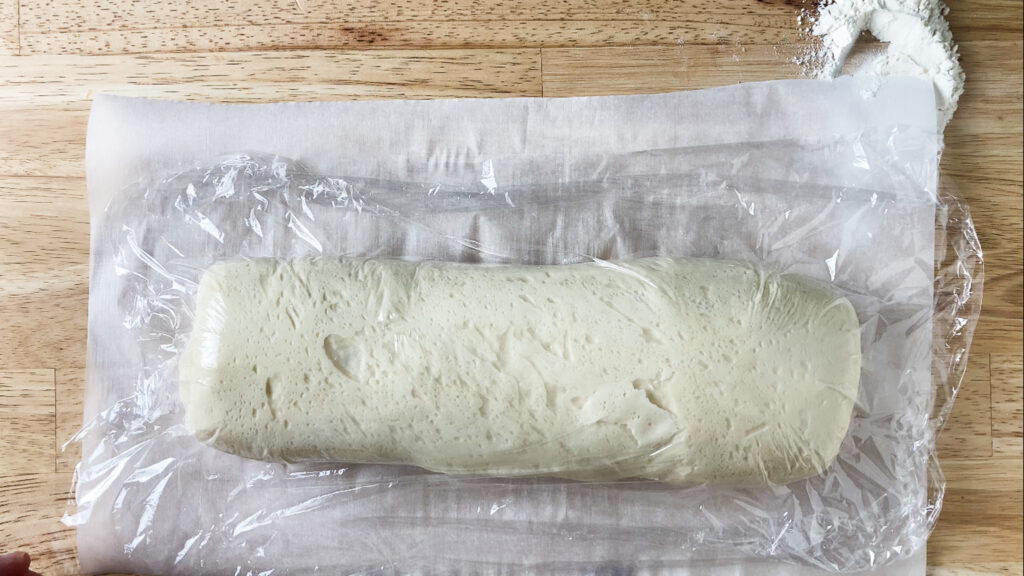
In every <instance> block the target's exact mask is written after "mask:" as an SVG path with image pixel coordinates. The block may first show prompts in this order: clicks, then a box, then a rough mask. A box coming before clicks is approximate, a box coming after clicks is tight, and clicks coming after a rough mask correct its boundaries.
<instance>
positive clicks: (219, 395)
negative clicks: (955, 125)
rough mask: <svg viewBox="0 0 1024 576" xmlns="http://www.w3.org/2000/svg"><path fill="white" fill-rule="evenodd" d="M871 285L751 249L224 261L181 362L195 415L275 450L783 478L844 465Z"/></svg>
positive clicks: (204, 295)
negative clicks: (856, 293)
mask: <svg viewBox="0 0 1024 576" xmlns="http://www.w3.org/2000/svg"><path fill="white" fill-rule="evenodd" d="M860 362H861V353H860V329H859V323H858V320H857V316H856V314H855V312H854V309H853V307H852V306H851V304H850V303H849V301H847V300H846V299H845V298H842V297H840V296H837V295H835V294H833V293H831V292H830V291H828V290H826V289H824V288H822V287H820V286H818V285H817V284H815V283H813V282H811V281H808V280H805V279H802V278H800V277H795V276H787V275H773V274H766V273H764V272H761V271H758V270H755V269H752V268H749V267H746V266H744V265H740V264H734V263H727V262H720V261H710V260H672V259H662V258H656V259H643V260H634V261H628V262H618V263H607V262H600V263H586V264H575V265H565V266H485V265H474V264H453V263H431V262H428V263H409V262H399V261H383V260H376V261H375V260H295V261H280V260H250V261H228V262H222V263H218V264H216V265H214V266H212V267H211V268H209V270H207V271H206V273H205V274H204V276H203V277H202V280H201V282H200V286H199V290H198V295H197V303H196V310H195V319H194V326H193V333H192V335H191V337H190V340H189V342H188V345H187V347H186V349H185V350H184V352H183V353H182V356H181V358H180V362H179V376H180V391H181V399H182V402H183V404H184V406H185V409H186V417H185V423H186V425H187V427H188V429H189V430H190V431H191V432H192V433H193V434H194V435H195V436H196V437H197V438H199V439H200V440H201V441H204V442H206V443H208V444H210V445H212V446H213V447H215V448H217V449H220V450H223V451H226V452H230V453H234V454H238V455H241V456H246V457H250V458H257V459H263V460H271V461H299V460H336V461H349V462H390V463H403V464H412V465H416V466H420V467H423V468H427V469H429V470H434V471H440V472H446V473H453V474H473V475H495V476H521V475H548V476H559V477H564V478H572V479H581V480H615V479H621V478H650V479H654V480H660V481H665V482H671V483H676V484H692V483H700V482H718V483H731V484H760V483H765V482H774V483H785V482H790V481H794V480H798V479H802V478H806V477H809V476H813V475H816V474H818V473H820V472H821V471H822V470H824V469H825V468H826V467H827V466H829V465H830V463H831V462H832V460H833V459H834V458H835V456H836V454H837V452H838V450H839V445H840V443H841V442H842V440H843V438H844V436H845V435H846V430H847V427H848V426H849V421H850V417H851V411H852V408H853V404H854V401H855V399H856V397H857V392H858V382H859V375H860Z"/></svg>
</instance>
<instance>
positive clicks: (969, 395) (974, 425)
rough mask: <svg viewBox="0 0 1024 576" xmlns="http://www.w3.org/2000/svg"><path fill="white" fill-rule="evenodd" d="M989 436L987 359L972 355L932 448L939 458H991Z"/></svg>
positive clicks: (990, 406) (989, 399) (989, 389)
mask: <svg viewBox="0 0 1024 576" xmlns="http://www.w3.org/2000/svg"><path fill="white" fill-rule="evenodd" d="M992 434H993V429H992V389H991V379H990V366H989V358H988V356H979V355H974V356H973V357H971V358H970V360H969V361H968V366H967V373H966V374H965V375H964V380H963V383H962V384H961V385H960V391H959V393H958V394H957V399H956V402H955V403H954V404H953V411H952V412H951V413H950V417H949V420H947V421H946V426H945V428H944V429H943V430H942V432H941V433H940V434H939V438H938V440H937V442H936V445H937V447H938V450H939V454H940V455H941V456H942V457H949V458H983V457H988V456H991V455H992Z"/></svg>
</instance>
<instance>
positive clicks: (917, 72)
mask: <svg viewBox="0 0 1024 576" xmlns="http://www.w3.org/2000/svg"><path fill="white" fill-rule="evenodd" d="M948 11H949V9H948V8H947V7H946V5H945V4H943V3H942V1H941V0H835V1H834V2H831V3H823V4H822V6H821V7H820V9H819V11H818V13H817V15H816V16H815V15H813V14H812V13H808V12H805V13H803V14H801V16H800V19H799V21H798V23H799V24H800V25H801V26H805V27H808V28H809V30H810V31H811V33H813V34H814V35H815V36H819V37H821V39H822V44H821V47H820V48H819V49H818V50H817V51H815V52H813V53H811V54H807V55H805V56H804V57H802V58H801V59H800V60H799V61H800V63H801V64H803V65H804V66H805V68H806V69H807V70H808V72H809V73H811V74H812V75H814V76H817V77H820V78H834V77H836V76H838V75H839V74H840V71H841V70H842V68H843V64H844V62H845V61H846V57H847V56H848V55H849V53H850V50H851V49H852V48H853V46H854V44H856V42H857V38H858V37H859V36H860V34H861V33H862V32H863V31H865V30H867V31H868V32H870V33H871V34H872V35H874V37H875V38H877V39H878V40H880V41H882V42H887V43H888V47H887V48H886V50H885V51H884V52H883V53H881V54H880V55H878V56H875V57H873V58H872V59H870V60H869V61H867V62H865V63H864V64H863V65H862V66H861V67H860V68H859V69H858V70H856V71H855V72H854V74H866V75H874V76H919V77H923V78H930V79H931V80H932V82H933V83H934V85H935V97H936V101H937V104H938V115H939V118H938V120H939V129H940V130H941V129H944V128H945V127H946V124H948V123H949V120H950V119H951V118H952V117H953V112H955V111H956V104H957V100H959V98H960V94H961V93H963V89H964V71H963V68H961V67H960V61H959V55H958V53H957V47H956V44H955V43H954V42H953V35H952V33H951V32H950V30H949V23H948V22H946V18H945V15H946V13H947V12H948Z"/></svg>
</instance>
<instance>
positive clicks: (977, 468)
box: [0, 0, 1024, 575]
mask: <svg viewBox="0 0 1024 576" xmlns="http://www.w3.org/2000/svg"><path fill="white" fill-rule="evenodd" d="M792 4H793V2H784V1H778V2H773V1H760V2H759V1H754V0H733V1H732V2H726V3H721V2H717V1H715V0H519V1H516V0H394V1H392V2H381V1H379V0H347V1H345V2H328V1H327V0H169V1H166V2H151V1H146V2H140V1H134V0H63V1H56V2H55V1H44V0H0V549H8V550H13V549H25V550H28V551H29V552H31V553H32V554H33V555H34V556H35V557H36V564H35V565H36V566H37V569H39V570H41V571H43V572H45V573H46V574H50V575H53V574H73V573H76V563H75V552H74V534H73V533H72V532H71V531H69V530H68V529H66V528H63V527H62V525H61V524H59V523H58V521H57V519H58V518H59V517H60V515H61V513H62V512H63V510H64V509H65V504H66V500H67V497H68V489H69V487H70V485H71V475H72V471H73V468H74V464H75V462H76V461H77V458H78V455H77V453H76V452H75V451H74V449H71V451H69V452H62V451H61V444H62V443H63V442H64V441H65V440H67V439H68V438H69V437H70V436H71V435H72V434H73V432H74V431H75V430H76V429H77V428H78V426H79V425H80V423H81V415H80V412H81V396H82V385H83V365H84V362H85V336H86V300H87V294H88V278H87V274H86V271H87V267H88V237H89V228H88V214H87V210H86V202H85V180H84V176H85V174H84V144H85V128H86V118H87V116H88V112H89V104H90V99H91V97H92V96H93V95H94V94H96V93H99V92H105V93H116V94H127V95H140V96H157V97H166V98H184V99H197V100H211V101H227V102H262V101H273V100H328V99H351V98H439V97H468V96H485V97H486V96H541V95H543V96H570V95H583V94H623V93H639V92H659V91H670V90H682V89H693V88H704V87H708V86H717V85H722V84H731V83H735V82H747V81H756V80H769V79H778V78H790V77H798V76H800V74H801V71H800V69H799V67H798V66H797V65H795V64H794V63H793V62H792V60H791V59H792V58H793V56H794V55H797V54H799V53H801V51H802V50H804V49H805V45H806V43H807V41H808V40H807V38H806V37H805V36H802V35H801V34H800V33H799V32H798V30H797V14H798V12H799V7H797V6H793V5H792ZM950 21H951V23H952V26H953V30H954V35H955V37H956V39H957V40H958V42H959V44H960V53H961V55H962V62H963V65H964V68H965V69H966V71H967V75H968V83H967V91H966V93H965V94H964V96H963V99H962V100H961V102H960V110H959V112H958V113H957V115H956V117H955V119H954V120H953V122H952V123H951V124H950V126H949V128H948V130H947V132H946V141H947V148H946V152H945V155H944V157H943V163H942V166H943V170H944V172H945V174H946V175H948V176H952V177H953V178H954V179H955V181H956V183H957V184H958V186H959V188H960V191H961V192H962V193H963V194H964V195H965V196H966V197H967V198H968V199H969V200H970V204H971V208H972V210H973V212H974V217H975V221H976V224H977V228H978V231H979V234H980V236H981V241H982V244H983V246H984V249H985V261H986V262H985V264H986V278H985V303H984V312H983V315H982V319H981V322H980V324H979V327H978V331H977V335H976V337H975V342H974V347H973V349H972V352H971V356H970V363H969V370H968V374H967V377H966V379H965V381H964V384H963V387H962V389H961V392H960V400H959V401H958V402H957V404H956V408H955V410H954V412H953V416H952V420H951V422H950V423H949V426H948V428H947V430H946V432H945V433H944V434H943V436H942V438H941V456H942V459H943V464H944V468H945V471H946V475H947V480H948V491H947V494H946V501H945V506H944V509H943V512H942V516H941V519H940V521H939V523H938V527H937V528H936V530H935V533H934V536H933V537H932V540H931V542H930V545H929V564H930V565H931V566H932V572H933V573H934V574H949V575H952V574H957V575H966V574H1021V573H1022V559H1021V549H1022V536H1021V532H1022V525H1021V518H1022V496H1021V483H1022V469H1021V461H1022V460H1021V459H1022V452H1021V450H1022V424H1021V419H1022V416H1021V410H1022V378H1024V377H1022V372H1024V366H1022V363H1024V358H1022V335H1021V331H1022V282H1024V272H1022V260H1021V252H1022V141H1021V140H1022V119H1021V117H1022V100H1021V97H1022V73H1021V66H1022V64H1021V51H1022V40H1021V38H1022V36H1021V34H1022V8H1021V4H1020V2H1019V0H967V1H962V2H955V3H954V4H953V6H952V11H951V13H950Z"/></svg>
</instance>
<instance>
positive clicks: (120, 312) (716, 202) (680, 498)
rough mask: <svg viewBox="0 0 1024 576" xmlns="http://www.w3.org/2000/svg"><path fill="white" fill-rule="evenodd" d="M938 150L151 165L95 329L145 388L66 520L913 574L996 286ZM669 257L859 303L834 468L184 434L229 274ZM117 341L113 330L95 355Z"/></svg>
mask: <svg viewBox="0 0 1024 576" xmlns="http://www.w3.org/2000/svg"><path fill="white" fill-rule="evenodd" d="M937 149H938V146H937V142H936V135H935V134H934V133H930V132H929V131H927V130H921V129H918V128H914V127H906V126H899V125H894V126H892V127H890V129H888V130H882V129H868V130H864V131H860V132H854V133H845V134H839V135H827V137H825V138H822V139H819V140H809V139H804V140H800V139H789V140H771V141H763V142H739V143H731V144H715V145H708V146H686V147H679V148H659V149H651V150H639V151H635V152H629V153H600V154H591V155H588V154H580V153H576V154H574V155H571V156H569V155H566V156H563V157H552V156H551V155H550V154H543V155H534V156H531V155H529V154H511V155H508V156H505V157H494V158H488V159H487V160H486V161H484V162H464V163H459V162H455V163H452V164H451V165H449V166H447V167H446V168H445V174H444V177H443V178H436V179H434V180H429V181H417V180H413V179H405V180H397V179H382V178H372V177H366V176H365V175H362V176H348V175H345V174H323V173H319V172H317V171H316V170H313V169H310V168H307V167H305V166H304V165H303V163H301V162H298V161H295V160H291V159H288V158H285V157H282V156H275V155H269V154H256V153H247V152H246V153H241V152H240V153H236V154H231V155H227V156H222V157H219V158H216V159H212V158H207V159H200V160H199V161H196V162H194V163H193V164H192V165H191V166H188V167H184V168H181V167H179V168H176V169H173V170H170V171H163V172H161V171H154V172H153V173H151V174H149V175H148V176H147V175H140V176H143V178H142V179H141V180H140V181H139V182H137V183H136V184H134V185H131V186H129V187H127V188H126V189H124V190H122V191H121V192H120V193H119V194H117V195H116V196H114V197H113V198H112V199H111V201H110V202H109V204H108V205H107V206H106V207H105V210H104V213H103V215H102V221H101V222H100V223H99V225H98V229H99V234H98V235H97V236H95V237H94V244H93V267H92V278H91V287H92V290H93V295H94V297H93V299H92V300H91V302H90V316H91V317H92V316H93V315H96V314H99V313H100V310H98V309H97V307H99V306H102V307H103V312H102V313H103V314H104V315H105V317H106V318H107V320H106V324H107V325H108V326H116V330H118V331H121V334H120V336H119V338H124V337H125V336H126V335H127V337H128V338H129V340H130V341H131V342H134V343H137V345H136V346H134V347H132V348H130V349H125V350H121V351H120V353H121V354H124V355H129V356H131V359H130V361H129V362H125V361H124V360H123V359H119V358H117V357H116V355H115V356H114V357H110V356H103V357H97V355H94V354H90V361H91V362H99V363H102V362H109V363H110V364H109V365H107V366H102V367H100V368H99V369H100V370H102V371H103V372H104V373H105V374H108V375H110V374H114V375H116V378H117V379H119V380H120V381H122V382H123V383H124V384H123V385H122V389H123V390H124V391H125V393H124V394H122V395H121V396H120V397H119V398H117V399H116V401H114V402H112V403H110V404H109V405H106V406H102V407H100V409H99V410H97V412H96V414H95V416H94V417H93V418H91V419H90V420H89V421H87V422H86V425H85V426H84V428H83V430H82V431H81V432H80V434H79V435H78V437H77V439H78V440H79V441H81V443H82V445H83V456H82V463H81V464H80V465H79V467H78V473H77V486H76V505H77V507H76V508H75V509H72V510H69V513H68V515H67V516H66V518H65V521H66V522H67V523H68V524H70V525H73V526H77V527H78V528H79V539H80V542H81V541H82V538H83V535H89V537H90V538H95V537H97V536H96V535H99V534H101V535H102V538H104V539H106V540H107V541H109V542H115V543H120V544H119V545H117V546H111V547H110V550H109V552H108V553H107V554H108V557H107V558H106V559H104V560H102V561H97V560H93V564H92V565H91V566H87V565H83V567H84V568H86V569H87V570H92V569H112V568H119V569H130V570H133V571H139V572H146V573H160V574H163V573H180V574H200V573H201V574H219V573H238V574H243V573H244V574H270V573H274V574H279V573H280V574H298V573H310V572H314V571H326V572H329V573H410V572H420V573H442V572H444V573H449V572H459V573H504V572H507V571H510V570H511V571H521V570H531V571H536V572H545V573H567V574H568V573H593V572H605V571H608V572H609V573H627V572H636V571H642V572H649V573H658V572H661V571H666V572H669V571H672V570H674V569H682V568H690V569H697V570H699V569H700V567H702V566H705V567H710V566H716V565H722V564H725V563H730V562H750V561H764V562H769V563H777V566H782V567H785V566H790V567H792V569H797V568H798V567H800V569H813V570H819V571H827V572H845V571H856V570H867V569H873V568H878V567H884V566H886V565H890V564H892V563H894V562H899V561H901V560H904V559H906V558H909V557H910V556H912V555H913V554H914V553H915V552H917V551H918V550H920V549H921V548H922V547H923V546H924V543H925V541H926V539H927V537H928V534H929V533H930V531H931V528H932V526H933V525H934V522H935V520H936V518H937V515H938V513H939V510H940V508H941V501H942V491H943V479H942V474H941V469H940V467H939V464H938V461H937V459H936V453H935V438H936V435H937V434H938V433H939V430H940V429H941V426H942V423H943V422H944V420H945V418H946V416H947V415H948V412H949V409H950V407H951V405H952V402H953V399H954V398H955V396H956V390H957V387H958V386H959V382H960V380H961V378H962V376H963V373H964V370H965V367H966V358H967V352H968V348H969V344H970V337H971V333H972V331H973V327H974V324H975V322H976V320H977V316H978V313H979V307H980V298H981V279H982V258H981V249H980V246H979V244H978V240H977V237H976V235H975V233H974V229H973V225H972V223H971V220H970V215H969V213H968V210H967V206H966V205H965V203H964V202H963V201H962V200H960V199H959V198H957V197H956V195H955V193H953V192H952V191H951V190H950V189H951V187H952V186H951V185H950V184H948V183H945V182H944V183H943V185H942V186H941V187H939V186H938V185H937V182H938V178H937V155H936V151H937ZM433 174H435V175H436V171H435V172H433ZM646 257H673V258H699V259H710V260H720V261H729V262H739V263H743V264H745V265H748V266H751V267H753V268H755V269H757V270H759V271H762V272H763V273H766V274H779V273H784V274H794V275H799V276H802V277H806V278H810V279H812V280H813V281H815V282H817V283H820V284H821V285H823V286H827V287H828V289H829V290H831V291H834V293H836V294H839V295H842V296H843V297H845V298H846V299H848V300H849V302H850V303H851V304H852V305H853V308H854V310H855V311H856V314H857V318H858V321H859V323H860V338H861V342H860V344H861V352H862V365H861V373H860V382H859V392H858V396H857V398H856V402H855V403H854V407H853V413H852V416H851V420H850V424H849V428H848V430H847V432H846V435H845V437H844V439H843V441H842V443H841V445H840V448H839V452H838V455H837V457H836V459H835V461H834V462H833V463H832V464H831V466H829V467H828V468H827V469H826V470H825V471H824V472H822V473H821V474H818V475H816V476H814V477H812V478H809V479H806V480H799V481H795V482H791V483H789V484H773V483H766V484H765V485H761V486H732V485H728V484H721V485H720V484H716V483H709V484H695V485H689V486H675V485H670V484H663V483H658V482H652V481H641V480H630V481H616V482H579V481H572V480H562V479H557V478H550V477H539V478H537V477H534V478H530V477H528V478H500V477H498V478H494V477H480V476H477V477H473V476H448V475H444V474H437V473H432V472H428V471H425V470H422V469H419V468H414V467H409V466H400V465H386V464H357V463H353V464H348V463H346V464H339V463H329V462H304V463H303V462H298V463H290V464H283V463H270V462H262V461H257V460H249V459H244V458H241V457H239V456H234V455H231V454H227V453H223V452H220V451H217V450H214V449H213V448H211V447H209V446H207V445H204V444H203V443H201V442H200V441H199V440H197V439H196V438H195V437H193V436H192V434H191V433H190V432H189V430H188V429H187V428H186V426H185V425H184V408H183V405H182V401H181V397H180V395H179V382H178V362H179V360H180V358H181V354H182V351H183V350H184V349H185V347H186V345H187V343H188V339H189V337H190V334H191V328H192V324H193V321H194V320H195V311H196V310H195V305H196V303H195V296H196V291H197V287H198V285H199V281H200V279H201V277H202V275H203V273H204V271H206V270H207V269H208V268H209V267H210V266H211V265H213V264H215V263H218V262H221V261H225V260H238V259H254V258H275V259H281V260H291V259H300V258H318V259H321V260H331V259H338V258H375V259H400V260H405V261H414V262H419V261H442V262H467V263H474V264H477V265H484V264H515V265H523V266H529V265H542V264H543V265H566V264H575V263H581V262H616V261H629V260H632V259H636V258H646ZM96 294H107V295H109V299H108V300H109V301H105V302H104V301H100V302H98V301H97V300H96V299H95V295H96ZM480 297H486V294H481V295H480ZM94 338H102V336H97V334H96V325H94V324H92V323H91V324H90V349H91V350H92V349H93V347H95V346H97V345H98V344H97V342H96V340H94ZM396 352H397V353H401V350H400V349H398V350H396ZM125 366H131V367H132V368H131V369H124V367H125ZM96 369H97V367H96V366H93V367H92V368H91V370H96ZM90 385H92V384H91V383H90Z"/></svg>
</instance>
